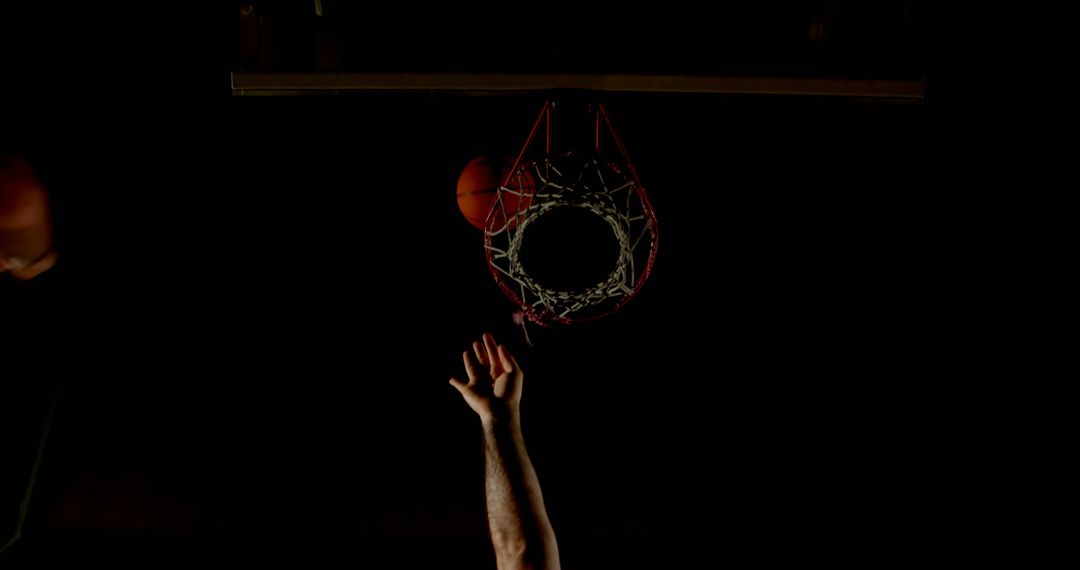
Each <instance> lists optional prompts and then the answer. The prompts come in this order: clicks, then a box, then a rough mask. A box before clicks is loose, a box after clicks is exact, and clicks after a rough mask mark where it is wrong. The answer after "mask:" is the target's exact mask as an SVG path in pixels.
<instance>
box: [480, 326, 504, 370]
mask: <svg viewBox="0 0 1080 570" xmlns="http://www.w3.org/2000/svg"><path fill="white" fill-rule="evenodd" d="M482 338H483V340H484V350H485V352H486V353H487V357H488V365H489V366H491V377H492V378H495V377H496V376H498V375H499V374H502V369H501V368H500V366H499V357H498V355H497V353H496V351H495V346H496V345H495V337H493V336H491V333H484V335H483V337H482Z"/></svg>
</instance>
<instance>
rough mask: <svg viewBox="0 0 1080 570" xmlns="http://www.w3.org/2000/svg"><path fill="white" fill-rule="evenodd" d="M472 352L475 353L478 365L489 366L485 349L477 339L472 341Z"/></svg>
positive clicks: (489, 360) (489, 361)
mask: <svg viewBox="0 0 1080 570" xmlns="http://www.w3.org/2000/svg"><path fill="white" fill-rule="evenodd" d="M472 348H473V352H475V353H476V361H477V362H479V363H480V366H490V365H491V359H489V358H488V357H487V349H486V348H485V347H484V345H482V344H480V342H479V341H473V343H472Z"/></svg>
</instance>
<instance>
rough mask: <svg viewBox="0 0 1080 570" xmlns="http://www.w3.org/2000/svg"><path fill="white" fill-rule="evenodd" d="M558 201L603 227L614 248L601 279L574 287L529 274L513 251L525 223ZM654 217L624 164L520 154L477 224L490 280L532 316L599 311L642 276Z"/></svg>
mask: <svg viewBox="0 0 1080 570" xmlns="http://www.w3.org/2000/svg"><path fill="white" fill-rule="evenodd" d="M559 208H581V209H583V210H585V211H587V212H589V213H591V214H594V215H596V216H599V217H600V218H601V219H602V220H603V221H605V222H606V223H607V225H608V226H609V227H610V228H611V231H612V233H613V234H614V237H615V240H616V242H617V244H618V248H619V254H618V258H617V260H616V261H615V264H614V267H613V268H612V270H611V273H609V274H608V276H607V278H606V279H603V280H601V281H600V282H598V283H595V284H593V285H591V286H588V287H585V288H584V289H582V290H579V291H562V290H556V289H552V288H550V287H547V286H545V285H544V284H543V283H539V282H537V281H536V280H535V279H533V277H531V276H530V275H529V274H528V273H527V272H526V270H525V267H524V266H523V265H522V264H521V261H520V260H519V258H518V256H519V254H520V253H521V248H522V243H523V241H524V237H525V236H526V235H527V234H528V232H529V228H530V226H532V224H533V223H534V222H536V221H537V220H538V219H540V218H541V217H542V216H544V215H547V214H548V213H550V212H552V211H554V210H556V209H559ZM656 246H657V234H656V218H655V217H654V215H653V212H652V207H651V205H650V204H649V200H648V197H647V196H646V194H645V192H644V189H643V188H642V187H641V185H640V183H639V182H638V181H637V179H636V176H634V175H633V173H632V169H631V168H628V165H627V166H624V167H622V168H620V167H619V166H618V165H615V164H612V163H610V162H602V161H601V160H599V159H596V158H592V159H580V158H576V157H574V156H572V155H564V156H562V157H559V158H556V159H551V158H544V159H541V160H535V161H528V162H522V163H520V164H519V165H518V167H517V168H516V169H515V170H514V171H513V172H512V173H511V174H510V176H508V177H507V179H506V180H505V181H504V183H503V184H502V185H501V186H500V187H499V189H498V193H497V195H496V198H495V201H494V203H493V205H492V210H491V212H490V213H489V214H488V219H487V227H486V229H485V247H486V248H487V257H488V263H489V264H490V266H491V268H492V274H493V275H494V276H495V279H496V281H498V282H499V285H500V286H501V287H502V288H503V291H504V292H506V293H507V294H508V295H509V296H510V297H511V298H513V299H514V300H515V301H517V302H518V303H519V305H520V306H521V308H522V310H523V312H524V313H525V316H527V317H528V318H529V319H530V320H532V321H534V322H536V323H539V324H549V323H551V322H561V323H571V322H575V321H581V320H588V319H592V318H598V317H601V316H604V315H606V314H608V313H611V312H612V311H615V310H616V309H618V308H619V307H620V306H622V304H623V303H625V302H626V301H628V300H629V299H630V298H631V297H632V296H633V295H634V294H635V293H636V292H637V291H638V290H639V289H640V288H641V285H642V284H643V283H644V281H645V278H646V277H647V276H648V274H649V271H650V270H651V268H652V262H653V259H654V257H655V254H656Z"/></svg>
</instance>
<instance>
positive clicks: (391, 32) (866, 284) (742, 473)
mask: <svg viewBox="0 0 1080 570" xmlns="http://www.w3.org/2000/svg"><path fill="white" fill-rule="evenodd" d="M226 4H228V3H226ZM256 4H257V6H256V7H257V9H258V14H260V15H261V16H264V17H266V18H269V19H271V20H272V21H273V22H277V23H275V24H273V25H274V26H276V27H274V28H273V37H274V46H275V47H274V48H273V50H271V51H270V52H269V53H265V52H264V51H258V50H256V51H255V52H251V51H250V50H248V51H244V50H245V49H248V48H245V47H244V46H243V45H240V46H239V47H238V44H241V43H242V42H241V41H240V40H237V37H238V36H239V35H240V33H239V32H238V31H237V30H238V29H239V28H240V27H241V26H242V25H243V18H242V17H240V16H238V11H237V6H236V5H229V6H228V9H224V8H223V9H219V10H217V11H216V12H213V11H203V12H202V13H195V12H194V11H192V10H188V11H186V12H184V11H183V9H182V8H179V7H178V8H176V9H175V11H174V13H162V14H153V15H151V14H150V12H140V13H139V14H138V17H135V18H134V19H125V18H127V17H128V16H130V15H131V14H130V12H124V11H123V10H119V9H117V11H116V12H117V13H105V12H102V11H101V10H100V9H97V8H95V9H93V10H91V11H89V12H88V13H87V14H70V13H68V14H65V15H64V17H63V18H59V17H58V16H57V15H55V14H47V13H45V12H44V11H41V12H40V13H37V12H35V13H33V14H27V13H20V11H22V12H25V11H29V10H37V9H27V8H11V9H8V8H5V12H8V13H7V14H5V15H4V18H3V20H2V22H3V26H4V28H5V30H6V31H7V32H8V33H6V34H4V37H5V40H4V41H5V45H4V57H5V58H6V59H5V62H6V63H5V70H6V71H5V74H6V75H5V77H6V79H5V81H6V82H7V83H8V85H11V86H15V87H14V88H12V89H10V90H9V92H8V94H7V95H5V108H6V109H7V113H6V115H7V116H6V117H5V121H6V123H5V131H4V138H3V142H4V145H5V146H6V147H9V148H8V150H15V151H18V152H21V153H23V154H25V155H26V156H28V157H29V158H30V159H31V160H32V161H33V162H34V164H35V166H36V167H37V169H38V172H39V174H40V176H41V177H42V178H43V180H45V182H46V183H47V184H48V185H49V188H50V190H51V191H52V192H53V199H54V202H55V207H56V208H57V215H58V217H59V228H58V229H59V231H60V232H61V233H60V239H61V245H62V247H63V251H64V260H63V264H62V265H61V266H59V267H58V268H57V269H56V270H55V272H54V273H53V274H52V275H49V276H47V277H49V280H48V281H43V282H41V283H38V284H37V285H36V286H35V287H33V288H28V287H23V288H16V287H8V288H5V289H2V290H0V295H4V298H2V299H0V303H3V306H4V311H5V315H7V316H6V318H5V322H6V323H11V324H10V325H5V327H4V329H5V335H9V336H8V340H6V341H5V342H6V343H7V346H9V347H12V348H11V349H10V350H9V351H8V353H9V354H10V355H11V356H6V357H5V361H10V362H12V364H11V365H10V367H9V369H8V370H5V372H4V373H3V375H2V378H3V383H4V384H5V385H7V386H9V394H10V395H9V396H7V397H5V398H4V412H5V415H4V417H5V422H6V423H5V426H6V429H5V433H6V434H12V437H11V443H10V445H8V446H7V447H6V449H10V450H11V451H10V453H8V452H5V459H4V462H5V463H4V464H5V465H12V466H13V467H12V468H11V469H5V473H7V474H9V475H7V476H6V479H5V490H4V500H5V503H4V504H5V505H6V506H5V510H4V511H3V512H5V513H14V512H16V511H17V506H16V505H17V501H18V500H19V497H20V495H21V492H22V487H21V485H22V481H25V478H24V476H23V474H25V472H26V469H28V468H29V465H30V463H31V461H32V458H33V453H34V448H35V446H36V444H37V439H36V438H37V436H38V434H39V433H40V429H41V426H42V425H44V418H45V411H46V410H47V408H48V405H49V401H50V395H51V394H52V393H53V386H55V385H58V384H59V385H62V389H61V390H60V392H59V398H58V404H57V407H56V412H55V419H54V423H53V430H52V434H51V436H50V441H49V445H48V448H47V450H46V455H45V459H44V462H43V464H42V469H41V472H40V476H39V478H38V482H37V488H36V491H35V496H34V501H33V504H32V506H31V510H30V517H29V520H28V522H27V525H26V528H25V533H24V538H23V540H22V541H21V542H20V543H19V544H18V545H17V546H15V547H14V548H13V549H12V550H11V551H10V552H8V553H5V555H4V556H6V557H8V559H9V560H11V561H12V564H13V565H14V564H15V563H19V564H23V565H28V566H35V565H45V564H49V563H56V562H65V561H73V560H79V561H83V560H101V561H105V562H119V561H125V562H133V563H137V564H145V565H151V566H156V565H160V564H163V563H171V562H177V561H179V562H184V563H205V562H207V561H209V560H215V561H219V560H227V561H236V562H241V563H249V562H276V561H282V560H285V561H289V562H294V563H300V564H312V563H320V562H327V561H331V560H342V559H343V560H344V562H345V563H347V564H351V565H355V566H359V567H376V568H412V567H429V566H431V565H433V564H441V565H448V566H451V567H492V566H493V557H492V555H491V554H490V545H489V544H488V543H487V538H486V527H485V520H484V511H483V507H484V502H483V485H482V461H481V454H480V442H479V433H478V422H477V421H476V419H475V416H474V415H473V414H472V413H471V412H470V411H469V410H468V409H467V407H466V406H465V405H464V403H463V402H461V401H460V397H459V396H458V395H457V393H456V392H454V391H453V390H452V389H451V388H450V387H449V386H448V385H446V379H447V378H448V377H449V376H450V375H453V374H460V368H461V366H460V351H461V350H463V349H464V348H466V347H467V346H468V343H469V342H470V341H471V340H472V339H474V338H476V337H477V336H478V335H479V334H480V333H481V332H483V331H492V332H494V333H495V334H496V335H497V336H498V338H500V339H501V340H503V341H505V342H506V343H507V344H508V345H509V346H510V347H511V349H512V350H513V351H514V352H515V354H517V355H519V360H520V361H521V363H522V365H523V366H524V367H525V370H526V372H527V376H526V389H525V397H524V404H523V405H524V411H523V414H524V418H525V420H524V421H525V429H526V437H527V440H528V443H529V446H530V453H531V455H532V457H533V459H534V461H535V463H536V467H537V470H538V472H539V474H540V478H541V481H542V483H543V487H544V492H545V497H546V499H547V504H548V508H549V511H550V515H551V517H552V520H553V523H554V525H555V528H556V532H557V534H558V536H559V541H560V549H561V552H562V556H563V562H564V563H565V564H566V565H567V567H612V566H619V567H679V566H683V565H684V564H683V563H682V562H680V561H683V560H696V559H697V557H698V556H702V555H704V556H707V557H708V559H709V560H729V559H730V560H732V561H734V560H742V559H744V558H745V557H749V559H751V560H756V561H762V562H764V561H770V560H808V559H820V560H829V561H848V562H852V563H857V564H860V565H861V564H865V563H867V562H871V563H872V562H879V561H891V560H896V559H902V558H904V557H906V556H909V555H910V553H911V552H912V549H913V548H915V546H914V545H920V544H922V545H925V544H927V543H928V542H929V541H931V540H932V537H930V536H929V531H927V530H925V529H926V528H927V524H928V522H929V521H927V520H926V515H925V514H923V513H922V511H921V503H920V497H921V491H922V489H923V488H924V487H925V486H926V484H927V483H926V481H927V479H928V478H929V477H930V476H931V475H932V473H930V471H932V470H931V469H930V468H929V467H927V466H926V465H925V464H924V463H922V462H920V461H917V460H916V459H915V457H917V456H918V449H916V444H915V443H914V441H915V436H916V435H917V434H920V433H921V431H922V430H923V429H925V428H924V427H923V426H924V425H925V418H924V417H923V414H922V413H921V412H919V411H917V410H920V409H921V407H920V405H919V404H921V403H922V402H925V401H927V400H932V399H933V387H932V385H931V383H930V382H929V380H927V379H926V378H927V375H926V374H925V369H924V365H923V363H924V362H925V360H926V359H927V358H928V357H929V356H930V355H932V354H934V353H935V352H936V351H939V350H941V349H940V348H939V346H940V343H939V340H938V339H939V337H940V335H941V331H940V330H935V329H936V328H937V327H935V326H934V325H933V324H931V322H930V321H929V320H928V313H929V311H928V310H927V305H928V303H930V302H931V301H932V300H933V299H934V298H935V296H936V295H937V291H938V287H939V285H940V284H939V282H938V280H939V275H940V273H939V271H938V269H939V265H938V264H939V263H940V259H939V258H938V257H937V256H935V255H933V253H934V251H935V241H934V238H935V235H934V229H933V228H934V227H935V225H936V222H937V218H938V216H940V214H939V213H938V212H940V205H941V202H942V201H943V199H944V198H943V196H942V191H941V190H937V189H935V186H934V184H933V183H932V181H933V179H932V176H931V169H930V168H928V166H927V164H928V161H929V158H928V151H927V148H928V146H929V145H930V144H931V143H932V142H933V141H931V140H930V135H929V134H928V133H927V125H926V116H925V114H926V105H925V104H922V103H918V104H912V103H901V102H896V101H881V100H852V99H836V98H822V97H809V98H808V97H796V96H753V95H742V96H674V95H619V94H610V95H605V96H604V102H605V103H606V105H607V107H608V110H609V111H610V113H611V116H612V119H613V121H614V122H615V126H616V127H617V128H619V130H620V132H621V134H622V136H623V138H624V142H625V143H626V146H627V149H628V151H629V153H630V156H631V158H632V159H633V160H634V162H635V165H636V166H637V168H638V172H639V174H640V176H641V178H642V180H643V182H644V183H645V185H646V187H647V188H648V191H649V195H650V198H651V199H652V200H653V203H654V205H655V209H656V214H657V218H658V221H659V227H660V236H661V237H660V251H659V255H658V259H657V264H656V268H655V273H654V275H653V276H652V277H651V279H650V280H649V282H648V283H647V284H646V286H645V288H644V290H643V291H642V292H641V294H640V296H639V297H638V298H637V299H635V300H634V301H632V302H631V303H630V304H629V305H627V306H626V307H625V308H624V309H623V310H622V311H620V312H619V313H617V314H616V315H614V316H612V317H610V318H608V319H605V320H602V321H599V322H595V323H590V324H584V325H578V326H575V327H572V328H559V329H552V330H539V329H535V328H534V329H531V331H530V334H531V335H532V338H533V341H534V345H535V346H534V347H532V348H529V347H527V346H526V345H525V344H524V342H523V337H522V335H521V332H520V328H518V327H516V326H515V325H514V324H513V323H512V322H511V318H510V315H511V313H512V311H513V306H512V305H511V304H510V302H509V301H508V300H506V299H505V298H504V297H503V296H502V295H501V294H500V292H499V291H498V289H497V287H496V286H495V284H494V283H493V282H492V280H491V277H490V274H489V273H488V270H487V268H486V265H485V260H484V256H483V249H482V236H481V234H480V232H479V231H477V230H475V229H474V228H472V227H471V226H470V225H469V224H468V223H467V222H465V220H464V219H463V218H462V217H461V216H460V214H459V213H458V211H457V205H456V203H455V200H454V198H453V192H452V190H453V188H454V186H455V183H456V180H457V176H458V174H459V173H460V170H461V168H462V167H463V166H464V165H465V164H466V163H467V162H468V161H469V160H470V159H471V158H472V157H473V156H475V155H476V154H478V153H480V152H505V151H506V150H507V149H509V150H510V151H511V152H512V151H513V150H516V149H515V146H516V145H519V144H521V143H522V142H523V141H524V137H525V135H526V134H527V131H528V128H529V127H530V126H531V124H532V121H533V119H534V118H535V115H536V113H537V112H538V111H539V109H540V106H541V104H542V102H543V101H544V99H545V97H548V96H552V95H555V96H558V97H562V98H563V99H564V100H568V101H572V102H578V101H580V100H582V99H583V95H582V94H567V93H559V94H543V93H529V94H520V95H513V96H482V95H481V96H477V95H472V96H460V95H453V94H449V93H395V94H354V95H348V96H339V97H331V96H322V97H303V98H288V99H281V98H272V99H252V98H231V97H230V96H229V95H230V93H229V85H228V71H229V70H231V69H247V70H306V71H312V70H318V69H323V70H325V69H328V68H329V69H350V70H368V69H370V70H405V71H409V70H413V71H432V70H434V71H443V70H447V71H575V72H578V71H580V72H603V71H630V72H644V73H655V72H661V73H665V72H666V73H684V72H693V73H741V74H756V75H813V76H827V77H876V78H919V77H922V74H923V72H924V69H923V67H924V66H923V59H922V58H923V55H922V49H923V47H922V35H921V34H922V32H921V26H922V25H923V21H924V16H923V14H922V13H921V11H920V10H919V5H918V3H913V2H893V3H882V5H881V6H880V7H878V8H875V9H869V8H864V7H860V6H859V5H857V3H844V2H837V3H832V4H830V3H807V4H802V3H774V4H771V5H769V6H768V7H767V8H766V7H756V8H744V9H731V10H730V12H728V13H727V14H726V16H725V17H720V18H717V19H716V20H708V21H706V20H703V19H702V18H700V17H696V16H695V15H694V13H690V12H678V11H677V10H675V9H674V8H671V9H670V11H667V12H664V13H662V14H651V13H632V12H625V11H618V10H615V11H614V12H613V13H614V15H611V16H610V18H609V14H610V13H609V12H600V11H597V12H596V13H589V14H586V13H578V12H573V13H571V12H566V11H560V10H558V9H551V10H549V11H545V12H542V13H539V15H537V16H536V19H530V18H528V17H526V16H531V15H532V14H533V13H532V12H528V11H527V10H525V9H519V10H517V11H512V12H513V13H507V14H506V16H505V18H504V20H503V22H502V23H503V24H505V25H503V26H500V27H499V28H498V29H497V30H496V29H493V28H491V27H490V26H488V27H487V28H486V29H485V31H484V33H477V32H476V30H477V27H478V26H479V24H478V22H480V21H481V20H480V17H481V16H480V15H479V14H476V13H466V12H461V11H456V12H454V13H452V14H442V15H440V14H430V15H429V16H430V17H425V18H415V17H412V18H406V17H405V15H406V12H407V10H405V9H404V8H399V9H396V10H393V9H387V10H386V11H385V12H380V13H375V12H371V13H367V14H358V13H352V14H350V12H349V10H347V9H345V7H344V6H345V4H344V3H341V5H342V6H341V11H340V12H337V14H338V15H339V16H338V19H337V20H334V22H335V23H333V24H327V23H325V22H323V21H319V20H316V19H314V18H312V17H310V15H308V16H305V15H304V14H307V11H308V8H309V6H308V3H303V2H299V3H285V2H277V3H274V2H267V3H256ZM766 4H768V3H766ZM295 5H303V6H302V9H299V8H295ZM327 5H328V6H329V5H330V4H327ZM830 6H831V8H830ZM830 9H831V10H832V12H829V11H828V10H830ZM823 10H824V12H823ZM495 12H498V13H502V12H499V11H498V10H495ZM518 12H521V13H518ZM491 13H492V12H491V11H489V12H485V15H484V17H487V16H488V15H490V14H491ZM822 13H832V14H833V15H834V16H833V19H832V20H831V22H833V23H832V26H833V28H832V29H833V32H832V34H833V35H830V36H829V37H827V38H825V39H824V40H813V39H810V36H809V35H808V30H809V29H810V26H811V24H812V23H813V21H814V19H815V18H816V17H820V14H822ZM571 14H574V15H573V16H572V15H571ZM609 21H614V22H616V23H618V24H619V25H620V26H622V27H621V28H616V30H618V31H612V30H607V29H606V28H605V30H607V31H603V30H601V31H599V32H597V31H596V30H597V28H599V27H601V26H599V24H600V23H602V22H609ZM280 22H288V24H281V23H280ZM387 22H392V23H393V24H394V25H385V24H386V23H387ZM403 22H407V23H403ZM552 22H554V23H557V24H559V25H558V26H552V25H551V23H552ZM511 24H517V26H518V28H517V29H519V30H521V29H525V30H527V31H528V33H526V34H519V35H518V36H514V34H513V33H511V32H509V31H508V30H509V29H512V28H514V26H513V25H511ZM267 25H269V24H267ZM320 26H322V27H325V28H327V29H329V31H326V30H324V29H322V28H320ZM553 27H554V28H555V29H554V30H553ZM357 30H363V31H364V33H360V32H359V31H357ZM461 30H469V31H471V32H470V33H465V34H463V33H461ZM624 30H630V31H631V32H632V33H629V34H624V33H623V31H624ZM315 32H319V33H323V32H326V33H328V34H330V33H331V32H332V34H331V35H332V36H333V38H336V39H333V41H334V42H337V43H338V44H339V49H338V50H337V51H336V52H335V51H333V50H331V51H332V52H333V53H336V54H337V57H338V58H339V59H338V60H331V61H329V62H327V60H325V58H323V59H320V58H321V57H323V56H320V55H319V54H320V53H321V52H320V51H319V50H320V49H323V48H320V47H318V46H319V45H323V44H320V43H317V42H315V41H313V40H312V38H313V37H315V36H313V34H314V33H315ZM627 35H628V36H629V37H631V38H633V41H632V42H631V43H630V44H629V45H627V44H623V43H619V44H618V46H613V44H612V42H613V41H615V39H616V38H622V37H624V36H627ZM505 37H510V38H511V40H510V43H509V44H507V43H506V42H507V40H505V39H502V38H505ZM515 37H534V38H535V37H539V38H542V39H537V40H535V41H532V42H526V41H520V40H517V41H515V40H514V39H513V38H515ZM461 38H465V39H461ZM325 41H329V40H325V39H319V40H318V42H325ZM313 45H314V47H313ZM507 45H510V46H511V47H509V48H508V47H506V46H507ZM249 47H250V46H249ZM624 47H625V49H624ZM260 49H262V48H260ZM252 53H254V54H255V55H252ZM324 55H325V54H324ZM586 98H587V97H586ZM5 443H6V442H5ZM9 460H10V461H9ZM9 489H10V491H9ZM4 517H5V518H4V523H5V526H4V528H5V529H6V528H10V527H11V526H12V524H11V523H13V519H14V516H13V514H8V515H4ZM4 562H5V567H6V566H7V561H6V560H5V561H4Z"/></svg>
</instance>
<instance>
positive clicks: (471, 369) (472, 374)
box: [461, 350, 479, 386]
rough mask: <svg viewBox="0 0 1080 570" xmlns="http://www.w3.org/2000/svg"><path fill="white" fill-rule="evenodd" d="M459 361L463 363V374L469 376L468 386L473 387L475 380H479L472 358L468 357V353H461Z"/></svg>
mask: <svg viewBox="0 0 1080 570" xmlns="http://www.w3.org/2000/svg"><path fill="white" fill-rule="evenodd" d="M461 359H462V360H463V361H464V362H465V374H467V375H468V376H469V386H475V385H476V380H477V378H479V375H478V373H477V372H476V364H474V363H473V359H472V356H470V355H469V351H467V350H466V351H465V352H463V353H461Z"/></svg>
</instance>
